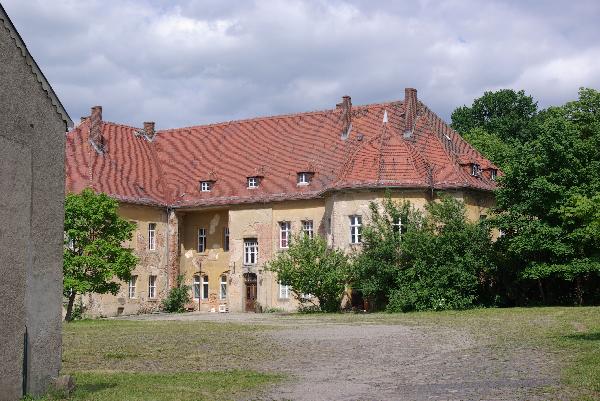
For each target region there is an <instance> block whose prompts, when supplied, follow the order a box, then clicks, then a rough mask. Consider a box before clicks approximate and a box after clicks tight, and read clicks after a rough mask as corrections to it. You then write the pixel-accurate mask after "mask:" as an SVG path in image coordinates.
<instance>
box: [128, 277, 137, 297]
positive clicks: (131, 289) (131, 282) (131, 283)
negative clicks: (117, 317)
mask: <svg viewBox="0 0 600 401" xmlns="http://www.w3.org/2000/svg"><path fill="white" fill-rule="evenodd" d="M136 283H137V276H131V278H130V279H129V298H135V284H136Z"/></svg>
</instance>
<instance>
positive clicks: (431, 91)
mask: <svg viewBox="0 0 600 401" xmlns="http://www.w3.org/2000/svg"><path fill="white" fill-rule="evenodd" d="M3 5H4V7H5V8H6V10H7V12H8V13H9V15H10V16H11V18H12V19H13V22H14V23H15V25H16V26H17V28H18V29H19V31H20V32H21V34H22V36H23V37H24V39H25V41H26V42H27V44H28V47H29V48H30V50H31V52H32V54H33V55H34V57H35V58H36V60H37V61H38V63H39V64H40V66H41V67H42V69H43V70H44V72H45V73H46V75H47V77H48V78H49V80H50V81H51V82H52V84H53V87H54V88H55V90H56V92H57V93H58V94H59V96H60V98H61V100H62V101H63V103H64V104H65V106H66V107H67V109H68V111H69V112H70V113H71V115H72V117H73V118H74V119H77V118H78V117H79V116H80V115H85V114H87V113H88V112H89V107H90V106H92V105H95V104H102V105H103V106H104V113H105V115H106V117H107V118H108V119H110V120H112V121H119V122H123V123H127V124H131V125H138V126H139V125H140V124H141V122H142V121H144V120H155V121H156V122H157V126H158V127H159V128H160V127H162V128H166V127H177V126H187V125H192V124H199V123H205V122H214V121H221V120H230V119H235V118H244V117H252V116H255V115H269V114H276V113H289V112H295V111H305V110H315V109H323V108H329V107H333V106H334V105H335V103H337V102H339V99H340V97H341V96H342V95H345V94H349V95H351V96H352V98H353V103H355V104H362V103H368V102H380V101H385V100H392V99H401V98H402V96H403V93H404V91H403V89H404V87H406V86H410V87H416V88H417V89H418V90H419V97H420V98H422V99H423V100H424V101H425V102H426V103H427V104H429V105H430V107H431V108H432V109H433V110H435V111H436V112H438V113H439V114H440V115H442V116H445V117H448V116H449V115H450V113H451V111H452V110H453V109H454V108H455V107H457V106H459V105H462V104H465V103H471V102H472V100H473V99H474V98H475V97H478V96H480V95H481V94H482V93H483V91H485V90H493V89H498V88H505V87H509V88H514V89H525V91H527V92H529V93H531V94H532V95H534V96H535V97H536V98H538V100H539V101H540V104H542V105H549V104H557V103H561V102H564V101H566V100H568V99H572V98H574V96H576V92H577V88H578V87H579V86H592V87H593V86H596V87H598V86H600V66H599V65H598V63H596V62H595V61H596V60H598V56H599V55H600V44H599V43H598V41H597V38H598V36H599V33H600V28H598V24H597V21H598V20H599V19H600V3H598V2H596V1H594V0H590V1H579V2H576V3H570V4H569V7H564V2H562V1H548V2H539V3H537V2H536V3H526V2H521V1H505V2H500V1H490V2H480V1H476V0H464V1H460V0H454V1H446V2H443V3H442V2H438V1H425V0H424V1H413V2H397V1H392V0H389V1H378V2H364V1H358V0H356V1H352V0H347V1H346V0H334V1H325V0H307V1H281V0H264V1H246V0H244V1H220V0H207V1H202V2H197V1H192V0H179V1H159V0H137V1H133V0H89V1H85V2H84V1H75V0H55V1H52V2H47V1H42V0H36V1H33V0H32V1H27V2H23V1H20V0H4V1H3Z"/></svg>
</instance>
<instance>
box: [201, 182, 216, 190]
mask: <svg viewBox="0 0 600 401" xmlns="http://www.w3.org/2000/svg"><path fill="white" fill-rule="evenodd" d="M212 184H213V183H212V181H200V191H201V192H210V190H211V189H212Z"/></svg>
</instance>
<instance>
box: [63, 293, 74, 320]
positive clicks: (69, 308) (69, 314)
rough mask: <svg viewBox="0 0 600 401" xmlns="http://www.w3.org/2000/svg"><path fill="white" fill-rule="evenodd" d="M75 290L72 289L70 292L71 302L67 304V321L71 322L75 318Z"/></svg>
mask: <svg viewBox="0 0 600 401" xmlns="http://www.w3.org/2000/svg"><path fill="white" fill-rule="evenodd" d="M75 295H76V293H75V291H71V293H70V294H69V303H68V304H67V313H66V314H65V321H66V322H70V321H71V320H73V316H72V315H73V304H74V303H75Z"/></svg>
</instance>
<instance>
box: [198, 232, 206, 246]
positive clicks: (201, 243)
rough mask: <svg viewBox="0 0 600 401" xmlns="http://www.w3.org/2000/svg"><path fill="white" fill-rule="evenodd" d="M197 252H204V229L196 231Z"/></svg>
mask: <svg viewBox="0 0 600 401" xmlns="http://www.w3.org/2000/svg"><path fill="white" fill-rule="evenodd" d="M198 252H206V228H199V229H198Z"/></svg>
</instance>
